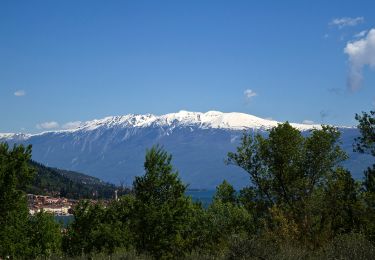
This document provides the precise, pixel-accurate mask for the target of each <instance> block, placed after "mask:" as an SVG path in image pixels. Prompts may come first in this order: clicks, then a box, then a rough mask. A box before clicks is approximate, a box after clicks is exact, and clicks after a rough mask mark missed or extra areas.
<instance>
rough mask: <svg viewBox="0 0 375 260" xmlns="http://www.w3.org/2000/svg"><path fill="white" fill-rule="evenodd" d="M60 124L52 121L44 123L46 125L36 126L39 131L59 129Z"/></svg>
mask: <svg viewBox="0 0 375 260" xmlns="http://www.w3.org/2000/svg"><path fill="white" fill-rule="evenodd" d="M59 126H60V125H59V123H57V122H55V121H51V122H44V123H40V124H37V125H36V128H38V129H56V128H59Z"/></svg>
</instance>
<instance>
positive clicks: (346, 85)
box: [0, 0, 375, 133]
mask: <svg viewBox="0 0 375 260" xmlns="http://www.w3.org/2000/svg"><path fill="white" fill-rule="evenodd" d="M373 10H375V2H374V1H276V0H274V1H229V0H228V1H218V0H215V1H208V0H199V1H140V0H137V1H94V0H89V1H77V0H72V1H69V0H64V1H42V0H38V1H30V0H28V1H14V0H3V1H0V111H2V112H1V123H0V132H31V133H34V132H40V131H43V130H48V129H54V128H67V127H70V126H74V125H75V124H76V123H75V122H76V121H86V120H91V119H94V118H102V117H104V116H108V115H122V114H128V113H154V114H164V113H170V112H177V111H179V110H190V111H201V112H205V111H208V110H219V111H223V112H233V111H236V112H245V113H249V114H253V115H256V116H260V117H264V118H273V119H276V120H280V121H286V120H289V121H292V122H303V121H306V120H307V121H313V122H315V123H331V124H336V125H354V124H355V123H356V122H355V120H354V114H355V113H356V112H360V111H368V110H370V109H373V108H374V106H375V105H374V102H375V87H374V86H375V70H374V68H375V40H374V39H375V30H374V31H371V29H372V28H375V16H374V15H373ZM356 34H359V35H356ZM355 35H356V36H355Z"/></svg>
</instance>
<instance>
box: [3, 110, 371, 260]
mask: <svg viewBox="0 0 375 260" xmlns="http://www.w3.org/2000/svg"><path fill="white" fill-rule="evenodd" d="M356 119H357V121H358V128H359V130H360V133H361V135H360V136H359V137H358V138H357V139H356V140H355V143H354V144H353V149H355V151H357V152H358V153H368V154H371V155H372V156H375V112H374V111H371V112H369V113H362V114H359V115H356ZM30 158H31V147H30V146H29V147H24V146H14V147H13V148H10V147H8V145H7V144H1V145H0V258H7V257H10V258H14V259H30V258H43V259H45V258H51V259H55V258H56V259H57V258H76V259H103V258H108V259H374V256H375V164H374V165H373V166H372V167H370V168H368V169H367V170H366V171H365V172H364V174H363V179H362V180H360V181H356V180H354V179H353V178H352V176H351V173H350V172H349V171H348V170H346V169H344V168H343V167H342V166H341V165H342V164H341V163H342V162H343V161H344V160H345V159H346V158H347V155H346V154H345V152H344V151H343V150H342V148H341V147H340V132H339V131H338V130H337V129H336V128H334V127H331V126H322V129H315V130H312V131H311V132H310V134H309V135H308V136H304V135H302V134H301V132H300V131H299V130H297V129H295V128H293V127H292V126H291V125H290V124H289V123H288V122H286V123H284V124H279V125H278V126H277V127H274V128H273V129H271V130H270V131H269V134H268V136H267V137H264V136H261V135H258V134H254V133H247V132H245V133H244V134H243V137H242V140H241V143H240V145H239V146H238V147H237V150H236V151H235V152H230V153H228V156H227V159H226V163H227V164H232V165H236V166H238V167H241V168H242V169H244V170H245V171H246V172H247V173H248V175H249V182H248V186H247V187H246V188H244V189H242V190H240V191H236V190H235V189H234V188H233V187H232V186H231V184H230V183H228V182H226V181H223V183H222V184H221V185H219V186H218V187H217V189H216V194H215V196H214V199H213V202H212V204H211V205H209V206H208V207H207V208H204V207H203V206H202V205H201V204H200V203H199V202H193V201H192V199H191V198H190V197H189V196H186V195H185V191H186V188H187V186H186V185H185V184H183V183H182V181H181V180H180V178H179V175H178V172H177V170H176V169H174V167H173V165H172V156H171V155H170V154H169V153H168V152H167V151H165V150H164V149H163V148H162V147H160V146H154V147H152V148H151V149H149V150H148V151H146V156H145V162H144V169H145V173H144V175H143V176H139V177H136V178H135V180H134V182H133V186H132V188H131V192H130V193H128V194H126V195H124V196H121V197H120V198H119V200H112V201H111V202H110V203H109V204H108V205H104V204H101V203H91V202H89V201H88V200H81V201H80V203H79V204H78V205H77V206H76V207H75V209H74V221H73V222H72V223H71V224H70V225H69V226H68V227H67V228H66V229H65V230H64V231H63V232H61V227H60V226H59V224H57V223H56V222H55V221H54V220H53V217H52V216H51V215H48V214H46V213H43V212H42V213H39V214H37V215H34V216H29V215H28V212H27V205H26V198H25V191H26V190H27V187H29V186H30V184H31V183H33V181H35V167H33V166H31V165H30V164H29V160H30Z"/></svg>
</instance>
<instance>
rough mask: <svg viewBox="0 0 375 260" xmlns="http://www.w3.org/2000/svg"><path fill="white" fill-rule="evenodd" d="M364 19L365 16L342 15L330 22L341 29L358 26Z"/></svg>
mask: <svg viewBox="0 0 375 260" xmlns="http://www.w3.org/2000/svg"><path fill="white" fill-rule="evenodd" d="M364 21H365V19H364V18H363V17H354V18H353V17H341V18H335V19H333V20H332V21H331V22H330V25H332V26H337V27H338V28H339V29H341V28H344V27H347V26H356V25H357V24H360V23H363V22H364Z"/></svg>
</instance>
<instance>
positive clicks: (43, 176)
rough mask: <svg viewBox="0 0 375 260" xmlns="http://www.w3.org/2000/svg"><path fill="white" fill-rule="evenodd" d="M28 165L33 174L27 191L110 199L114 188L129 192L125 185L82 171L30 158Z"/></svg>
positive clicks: (121, 192) (66, 196) (70, 196)
mask: <svg viewBox="0 0 375 260" xmlns="http://www.w3.org/2000/svg"><path fill="white" fill-rule="evenodd" d="M30 166H31V167H32V168H33V169H35V176H34V178H33V180H32V181H31V183H30V184H29V185H27V186H26V192H27V193H32V194H41V195H51V196H61V197H65V198H69V199H111V198H113V197H114V193H115V190H117V191H118V193H119V194H125V193H128V192H129V190H128V189H127V188H126V187H118V186H116V185H113V184H110V183H106V182H103V181H101V180H100V179H98V178H95V177H91V176H88V175H85V174H82V173H78V172H74V171H67V170H61V169H57V168H51V167H47V166H44V165H43V164H40V163H37V162H35V161H32V160H31V161H30Z"/></svg>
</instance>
